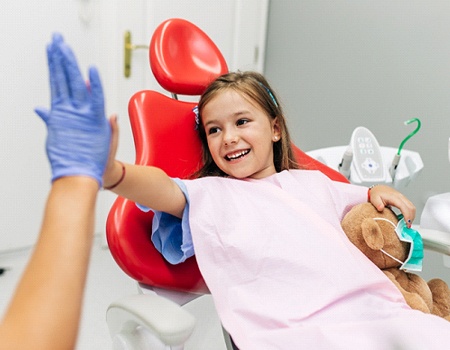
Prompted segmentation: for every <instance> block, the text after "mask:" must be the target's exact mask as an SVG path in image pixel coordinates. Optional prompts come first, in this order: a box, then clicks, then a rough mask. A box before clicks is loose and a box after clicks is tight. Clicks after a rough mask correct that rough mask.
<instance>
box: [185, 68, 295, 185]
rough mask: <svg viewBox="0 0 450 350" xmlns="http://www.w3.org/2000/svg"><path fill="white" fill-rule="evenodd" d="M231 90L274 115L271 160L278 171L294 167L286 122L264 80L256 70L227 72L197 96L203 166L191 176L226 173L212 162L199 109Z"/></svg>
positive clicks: (271, 115)
mask: <svg viewBox="0 0 450 350" xmlns="http://www.w3.org/2000/svg"><path fill="white" fill-rule="evenodd" d="M228 89H231V90H234V91H236V92H238V93H240V94H243V95H244V96H245V97H247V98H248V99H249V100H250V101H251V102H253V103H255V104H256V105H257V106H258V107H260V108H261V109H262V110H263V111H264V112H265V113H266V114H267V116H268V117H269V118H271V119H275V118H277V117H278V125H279V127H280V132H281V135H280V136H281V140H280V141H278V142H274V143H273V161H274V165H275V170H276V171H277V172H280V171H282V170H286V169H298V164H297V162H296V160H295V157H294V152H293V150H292V147H291V138H290V136H289V131H288V129H287V125H286V119H285V117H284V114H283V111H282V109H281V106H280V103H279V102H278V99H277V98H276V96H275V93H274V92H273V90H272V89H271V88H270V86H269V83H268V82H267V81H266V79H265V78H264V77H263V76H262V75H261V74H259V73H257V72H234V73H227V74H224V75H222V76H220V77H218V78H217V79H216V80H214V81H213V82H212V83H211V84H210V85H209V86H208V87H207V88H206V90H205V92H204V93H203V94H202V96H201V97H200V101H199V103H198V130H199V134H200V139H201V142H202V147H203V159H202V160H203V166H202V167H201V168H200V169H199V170H198V171H197V172H196V173H195V174H194V177H204V176H228V175H227V174H225V173H224V172H223V171H222V170H220V169H219V167H218V166H217V165H216V163H215V162H214V161H213V159H212V156H211V153H210V151H209V148H208V142H207V140H206V133H205V128H204V127H203V123H202V111H203V109H204V107H205V105H206V104H207V103H208V102H209V101H211V100H212V99H213V98H214V97H215V96H216V95H217V94H219V93H221V92H223V91H225V90H228Z"/></svg>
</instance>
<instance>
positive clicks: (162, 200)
mask: <svg viewBox="0 0 450 350" xmlns="http://www.w3.org/2000/svg"><path fill="white" fill-rule="evenodd" d="M110 123H111V131H112V135H111V147H110V154H109V159H108V163H107V166H106V170H105V173H104V175H103V184H104V188H105V189H108V187H111V186H113V188H111V191H113V192H114V193H116V194H118V195H119V196H122V197H125V198H128V199H130V200H132V201H134V202H136V203H139V204H141V205H144V206H146V207H149V208H152V209H155V210H159V211H163V212H166V213H169V214H172V215H174V216H176V217H179V218H181V217H182V215H183V210H184V207H185V205H186V198H185V197H184V195H183V193H182V192H181V190H180V188H179V187H178V185H177V184H176V183H175V182H174V181H173V180H172V179H171V178H170V177H169V176H168V175H167V174H166V173H165V172H164V171H163V170H161V169H159V168H156V167H149V166H141V165H135V164H124V163H121V162H118V161H116V160H115V156H116V150H117V144H118V134H119V128H118V124H117V119H116V118H111V119H110ZM116 184H117V185H116Z"/></svg>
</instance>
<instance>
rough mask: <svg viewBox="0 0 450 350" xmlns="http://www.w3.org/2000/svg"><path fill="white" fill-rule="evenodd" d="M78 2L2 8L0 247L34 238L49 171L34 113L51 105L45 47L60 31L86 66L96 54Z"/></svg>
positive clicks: (93, 27) (92, 26) (50, 0)
mask: <svg viewBox="0 0 450 350" xmlns="http://www.w3.org/2000/svg"><path fill="white" fill-rule="evenodd" d="M79 9H80V2H79V1H76V0H71V1H60V0H47V1H37V2H36V1H25V0H17V1H7V2H4V3H3V4H2V10H1V11H0V33H1V34H0V36H1V43H2V45H1V46H0V54H1V59H0V60H1V65H0V76H1V77H2V84H1V86H0V91H1V93H0V95H1V105H0V111H1V112H0V115H1V117H0V118H1V124H0V125H1V126H0V164H1V169H2V171H1V180H0V196H1V199H2V200H1V202H0V251H3V250H8V249H12V248H16V247H21V246H24V245H30V244H31V243H32V242H34V240H35V237H36V235H37V232H38V229H39V226H40V223H41V213H42V210H43V205H44V200H45V197H46V194H47V191H48V188H49V179H50V172H49V167H48V163H47V160H46V156H45V152H44V140H45V126H44V123H43V122H42V121H41V120H40V119H39V118H38V117H37V116H36V115H35V114H34V112H33V108H34V107H35V106H37V105H44V106H48V105H49V89H48V80H47V66H46V56H45V45H46V43H48V42H49V40H50V38H51V33H52V32H53V31H55V30H56V31H61V32H63V33H64V34H65V36H66V38H67V40H68V41H70V42H71V43H72V44H73V46H74V47H75V48H76V50H77V53H78V56H79V58H80V63H81V64H82V66H84V67H86V66H85V64H86V62H88V57H90V56H91V54H92V53H93V52H95V45H96V42H95V41H94V40H93V37H92V35H91V33H95V32H96V31H98V27H97V25H98V22H97V21H96V19H95V18H93V19H92V21H91V22H90V23H86V22H84V21H82V20H81V19H80V17H79V12H78V11H79Z"/></svg>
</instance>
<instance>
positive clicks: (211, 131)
mask: <svg viewBox="0 0 450 350" xmlns="http://www.w3.org/2000/svg"><path fill="white" fill-rule="evenodd" d="M218 131H219V128H216V127H213V128H210V129H209V130H208V134H209V135H211V134H215V133H216V132H218Z"/></svg>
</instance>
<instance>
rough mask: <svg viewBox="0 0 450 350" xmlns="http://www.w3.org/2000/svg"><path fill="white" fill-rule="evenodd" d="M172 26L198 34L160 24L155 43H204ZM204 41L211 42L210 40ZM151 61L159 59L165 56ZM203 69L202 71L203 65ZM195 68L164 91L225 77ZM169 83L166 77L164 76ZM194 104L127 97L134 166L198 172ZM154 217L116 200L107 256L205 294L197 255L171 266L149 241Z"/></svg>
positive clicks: (163, 282)
mask: <svg viewBox="0 0 450 350" xmlns="http://www.w3.org/2000/svg"><path fill="white" fill-rule="evenodd" d="M170 23H175V24H176V25H177V28H178V25H179V24H180V23H183V25H184V26H187V27H188V28H187V29H188V30H193V28H194V29H195V28H196V29H195V30H200V29H198V28H197V27H195V26H193V25H192V24H190V23H189V22H187V21H182V22H180V20H176V21H175V22H164V23H163V24H162V25H161V26H160V27H158V29H157V30H156V32H155V33H156V34H155V35H157V36H158V38H159V39H158V40H170V42H172V40H173V39H172V38H171V37H170V38H167V36H166V37H164V35H162V34H161V33H165V35H167V33H174V34H173V35H177V37H178V38H181V39H179V40H188V39H189V40H194V39H195V40H201V41H203V40H204V39H205V37H206V35H205V34H202V35H198V36H192V35H191V36H183V35H181V36H180V35H179V34H178V31H175V32H172V31H171V28H170ZM191 26H193V27H191ZM161 27H162V28H161ZM163 29H164V30H163ZM178 30H179V29H178ZM206 38H207V37H206ZM158 40H156V39H155V37H153V38H152V41H151V48H150V51H151V52H152V50H153V49H155V47H162V46H164V45H163V44H162V43H160V42H159V41H158ZM207 42H209V43H211V41H210V39H209V38H208V40H207ZM177 45H178V46H177V47H180V46H181V44H180V43H177ZM203 45H204V44H201V43H199V44H198V45H195V43H189V44H186V45H185V49H189V50H194V51H196V50H197V49H196V48H197V47H204V46H203ZM214 47H215V45H214ZM213 51H214V55H220V57H217V59H216V61H217V62H222V61H223V62H224V60H223V57H222V55H221V54H220V51H218V50H216V49H214V50H213ZM196 54H197V52H196ZM150 57H151V59H156V58H152V57H154V56H152V54H150ZM155 57H159V58H158V59H161V60H162V58H161V57H163V56H161V55H160V56H155ZM183 57H188V58H189V57H190V56H189V53H186V54H184V55H183ZM165 62H166V63H167V62H168V61H167V60H166V61H165ZM172 64H176V65H180V66H182V67H184V63H182V62H180V61H178V62H175V61H173V62H172ZM153 65H157V64H152V66H153ZM161 66H162V65H161ZM214 67H215V66H214ZM224 67H226V65H225V66H222V69H224ZM201 69H202V70H203V69H204V66H202V67H201ZM194 70H195V69H194V68H191V69H190V72H191V74H192V75H193V76H195V77H196V79H193V83H192V85H189V80H183V79H182V80H177V79H174V81H173V82H172V85H171V84H166V86H165V87H166V88H170V89H171V90H169V91H170V92H172V93H176V92H177V93H180V94H186V95H190V94H192V95H194V91H195V92H199V90H198V89H199V87H200V86H203V88H204V87H205V86H206V85H207V83H209V82H210V81H211V80H212V79H214V78H215V77H217V76H218V75H220V74H222V73H223V72H222V71H221V70H219V71H212V72H206V73H205V72H204V71H203V73H204V74H205V76H206V77H207V78H204V79H200V78H198V77H197V75H196V74H195V72H194ZM166 71H167V72H171V73H170V74H172V73H173V72H174V71H175V70H174V69H173V68H172V67H168V68H167V69H165V70H158V71H157V72H156V73H155V76H158V77H159V79H158V81H166V80H165V78H163V76H164V75H166V73H165V72H166ZM198 72H199V71H198ZM198 72H197V73H198ZM198 74H200V73H198ZM167 75H169V73H167ZM167 80H170V79H169V78H168V77H167ZM177 81H178V82H179V84H178V83H177ZM189 86H191V88H189ZM181 87H182V88H181ZM202 91H203V90H202ZM200 93H201V92H200ZM195 105H196V103H192V102H183V101H178V100H174V99H172V98H169V97H167V96H165V95H162V94H160V93H158V92H155V91H149V90H145V91H140V92H138V93H136V94H134V95H133V96H132V97H131V99H130V102H129V106H128V112H129V116H130V123H131V128H132V132H133V138H134V142H135V148H136V164H140V165H154V166H157V167H159V168H161V169H163V170H164V171H165V172H166V173H167V174H168V175H169V176H172V177H179V178H186V177H188V176H190V175H191V174H192V173H193V172H194V171H195V170H197V169H198V168H199V167H200V165H201V152H202V150H201V143H200V140H199V138H198V135H197V131H196V128H195V119H194V113H193V112H192V109H193V108H194V106H195ZM294 151H295V155H296V157H297V160H298V162H299V163H300V164H302V166H303V167H305V168H307V169H315V170H320V171H322V172H323V173H325V174H326V175H327V176H329V177H330V178H331V179H333V180H338V181H344V182H347V179H346V178H345V177H344V176H342V175H341V174H340V173H339V172H336V171H335V170H333V169H331V168H329V167H327V166H325V165H324V164H322V163H320V162H318V161H317V160H315V159H313V158H311V157H309V156H308V155H307V154H305V153H304V152H302V151H301V150H300V149H298V148H297V147H295V146H294ZM152 218H153V215H152V214H151V213H144V212H142V211H141V210H139V209H138V208H137V207H136V205H135V204H134V203H133V202H130V201H128V200H126V199H124V198H122V197H118V198H117V200H116V201H115V202H114V204H113V206H112V208H111V211H110V213H109V216H108V220H107V225H106V233H107V240H108V245H109V248H110V251H111V254H112V255H113V257H114V259H115V260H116V262H117V263H118V265H119V266H120V267H121V268H122V269H123V271H124V272H125V273H127V274H128V275H129V276H130V277H132V278H133V279H135V280H136V281H138V282H140V283H143V284H146V285H150V286H154V287H158V288H164V289H171V290H177V291H186V292H199V293H205V292H208V289H207V287H206V285H205V283H204V281H203V278H202V276H201V274H200V271H199V269H198V266H197V263H196V260H195V257H193V258H190V259H188V260H187V261H186V262H184V263H182V264H179V265H171V264H169V263H168V262H167V261H166V260H165V259H164V258H163V257H162V255H161V254H160V253H159V252H158V251H157V250H156V249H155V247H154V246H153V244H152V242H151V240H150V235H151V225H152Z"/></svg>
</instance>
